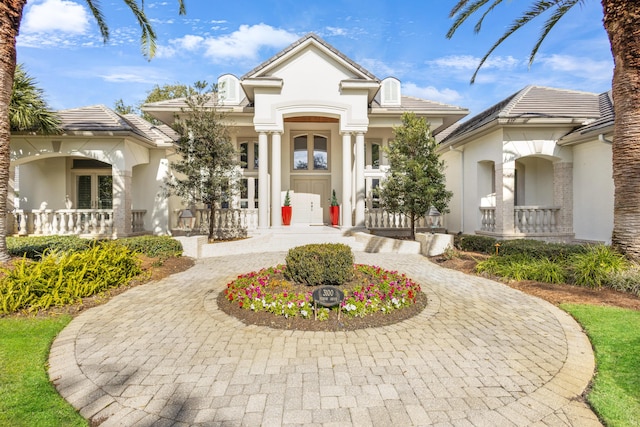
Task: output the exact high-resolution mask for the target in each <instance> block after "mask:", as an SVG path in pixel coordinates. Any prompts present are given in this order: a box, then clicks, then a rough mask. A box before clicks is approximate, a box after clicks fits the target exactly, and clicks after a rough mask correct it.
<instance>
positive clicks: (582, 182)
mask: <svg viewBox="0 0 640 427" xmlns="http://www.w3.org/2000/svg"><path fill="white" fill-rule="evenodd" d="M612 175H613V169H612V159H611V146H610V145H608V144H605V143H602V142H599V141H593V142H589V143H585V144H580V145H575V146H573V213H574V217H573V229H574V231H575V235H576V239H583V240H596V241H604V242H606V243H610V242H611V232H612V231H613V193H614V185H613V178H612Z"/></svg>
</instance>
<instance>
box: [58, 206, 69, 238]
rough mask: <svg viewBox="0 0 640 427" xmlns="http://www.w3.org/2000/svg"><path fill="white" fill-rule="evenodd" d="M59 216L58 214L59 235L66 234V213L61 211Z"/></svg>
mask: <svg viewBox="0 0 640 427" xmlns="http://www.w3.org/2000/svg"><path fill="white" fill-rule="evenodd" d="M59 214H60V234H67V215H68V212H64V211H61V212H60V213H59Z"/></svg>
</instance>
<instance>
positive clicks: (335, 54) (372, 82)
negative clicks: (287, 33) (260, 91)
mask: <svg viewBox="0 0 640 427" xmlns="http://www.w3.org/2000/svg"><path fill="white" fill-rule="evenodd" d="M287 79H289V81H290V82H292V80H295V83H294V84H297V85H300V84H302V85H305V86H314V85H316V84H317V83H321V84H331V85H333V86H332V87H335V88H336V90H337V89H338V88H341V89H355V88H359V89H364V90H366V91H368V92H370V93H371V95H370V98H372V97H373V95H374V94H375V93H376V92H377V90H378V88H379V86H380V80H379V79H378V78H377V77H376V76H374V75H373V74H372V73H370V72H369V71H367V70H366V69H364V68H363V67H361V66H360V65H358V64H357V63H355V62H354V61H352V60H351V59H349V58H348V57H347V56H346V55H344V54H342V53H341V52H340V51H338V50H337V49H336V48H334V47H333V46H331V45H330V44H328V43H327V42H325V41H324V40H322V39H321V38H320V37H318V36H317V35H315V34H308V35H306V36H304V37H302V38H301V39H300V40H298V41H296V42H295V43H293V44H291V45H290V46H289V47H287V48H286V49H284V50H282V51H281V52H280V53H278V54H277V55H275V56H273V57H272V58H270V59H269V60H267V61H265V62H263V63H262V64H260V65H259V66H258V67H256V68H254V69H253V70H251V71H249V72H248V73H247V74H245V75H244V76H242V78H241V85H242V87H243V89H244V91H245V93H246V94H247V97H248V98H249V99H250V100H253V98H254V92H255V90H256V88H264V89H268V90H273V89H277V88H278V87H282V86H283V85H286V84H287V83H285V82H284V81H285V80H287ZM321 80H322V81H321Z"/></svg>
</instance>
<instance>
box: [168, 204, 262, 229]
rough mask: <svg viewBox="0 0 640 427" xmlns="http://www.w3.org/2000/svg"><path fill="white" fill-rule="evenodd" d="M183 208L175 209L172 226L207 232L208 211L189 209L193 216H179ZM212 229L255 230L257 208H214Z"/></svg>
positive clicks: (204, 209) (256, 226)
mask: <svg viewBox="0 0 640 427" xmlns="http://www.w3.org/2000/svg"><path fill="white" fill-rule="evenodd" d="M182 212H183V210H175V211H174V216H173V218H174V219H173V222H172V224H173V228H174V229H178V230H185V229H188V230H190V231H193V232H196V233H201V234H207V233H208V232H209V216H210V213H211V212H210V211H209V209H206V208H201V209H192V210H190V212H191V214H192V215H193V217H188V216H187V217H185V216H184V215H182V216H181V213H182ZM213 215H214V224H213V227H214V230H230V229H245V230H256V229H257V228H258V210H257V209H216V210H215V211H214V214H213Z"/></svg>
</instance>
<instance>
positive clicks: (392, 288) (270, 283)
mask: <svg viewBox="0 0 640 427" xmlns="http://www.w3.org/2000/svg"><path fill="white" fill-rule="evenodd" d="M285 269H286V266H285V265H278V266H275V267H270V268H265V269H262V270H260V271H257V272H251V273H248V274H243V275H241V276H238V278H237V279H236V280H234V281H233V282H231V283H229V284H227V288H226V289H225V290H224V292H223V295H224V300H226V301H227V302H228V303H229V304H231V305H234V306H236V307H238V308H240V309H243V310H250V311H252V312H256V313H259V312H266V313H269V314H271V315H272V316H278V317H284V318H286V319H291V318H302V319H314V318H315V317H316V316H314V310H315V307H314V304H313V298H312V293H313V290H314V289H315V287H313V286H305V285H299V284H295V283H292V282H289V281H287V280H286V279H285V275H284V271H285ZM354 270H355V274H354V279H353V280H351V281H349V282H348V283H345V284H343V285H341V286H339V288H340V289H341V290H342V291H343V292H344V294H345V298H344V300H343V302H342V303H341V304H340V306H339V307H338V308H339V309H340V310H341V314H343V315H346V316H347V317H348V318H364V317H367V316H370V315H375V314H379V315H388V314H390V313H393V312H394V311H397V310H401V309H403V308H407V307H410V306H413V305H416V304H417V303H418V300H419V299H420V302H421V303H422V307H424V304H426V298H424V300H423V299H422V298H420V297H421V296H422V297H424V294H423V293H422V292H421V289H420V285H419V284H417V283H415V282H414V281H413V280H411V279H410V278H408V277H407V276H406V275H404V274H400V273H398V272H395V271H388V270H384V269H382V268H380V267H375V266H369V265H360V264H356V265H355V266H354ZM219 302H220V299H219ZM338 308H334V309H332V310H330V309H328V308H325V307H320V306H318V308H317V310H318V311H317V318H318V320H328V319H329V316H330V313H331V312H332V311H333V312H336V313H337V310H338ZM420 309H421V308H420ZM369 326H371V325H370V324H369Z"/></svg>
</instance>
